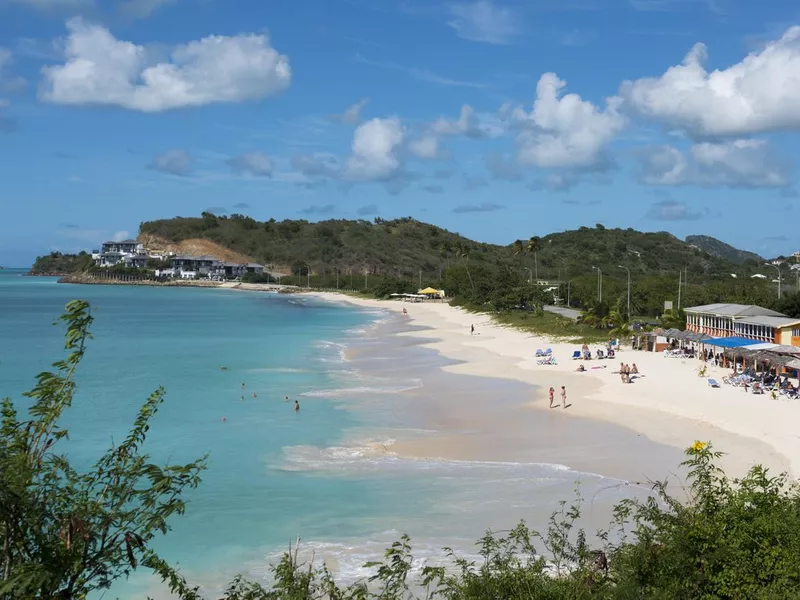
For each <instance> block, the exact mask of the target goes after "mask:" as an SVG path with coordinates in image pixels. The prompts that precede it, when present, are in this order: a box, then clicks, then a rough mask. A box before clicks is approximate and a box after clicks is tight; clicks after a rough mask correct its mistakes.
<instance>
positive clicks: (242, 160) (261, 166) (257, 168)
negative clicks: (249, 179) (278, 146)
mask: <svg viewBox="0 0 800 600" xmlns="http://www.w3.org/2000/svg"><path fill="white" fill-rule="evenodd" d="M227 164H228V166H229V167H230V168H231V169H233V170H234V171H235V172H237V173H248V174H250V175H254V176H256V177H272V172H273V171H274V170H275V165H274V164H273V162H272V159H270V157H269V156H267V155H266V154H264V153H263V152H248V153H246V154H240V155H239V156H235V157H233V158H231V159H228V161H227Z"/></svg>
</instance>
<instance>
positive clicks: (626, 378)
mask: <svg viewBox="0 0 800 600" xmlns="http://www.w3.org/2000/svg"><path fill="white" fill-rule="evenodd" d="M638 374H639V367H637V366H636V363H633V365H628V364H625V363H619V378H620V380H621V381H622V383H630V382H631V375H638Z"/></svg>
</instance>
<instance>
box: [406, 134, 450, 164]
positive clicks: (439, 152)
mask: <svg viewBox="0 0 800 600" xmlns="http://www.w3.org/2000/svg"><path fill="white" fill-rule="evenodd" d="M408 151H409V152H411V154H413V155H414V156H416V157H417V158H421V159H424V160H433V159H437V158H442V157H443V156H444V155H445V154H446V153H445V152H444V151H443V149H442V148H441V146H440V143H439V138H438V137H436V136H435V135H431V134H425V135H423V136H422V137H418V138H416V139H413V140H411V141H409V142H408Z"/></svg>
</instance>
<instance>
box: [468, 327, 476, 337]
mask: <svg viewBox="0 0 800 600" xmlns="http://www.w3.org/2000/svg"><path fill="white" fill-rule="evenodd" d="M469 334H470V335H475V325H470V326H469Z"/></svg>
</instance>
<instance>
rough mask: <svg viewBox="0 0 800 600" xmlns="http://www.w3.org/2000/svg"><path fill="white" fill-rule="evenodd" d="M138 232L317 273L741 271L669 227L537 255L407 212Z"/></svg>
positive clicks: (586, 231) (608, 235)
mask: <svg viewBox="0 0 800 600" xmlns="http://www.w3.org/2000/svg"><path fill="white" fill-rule="evenodd" d="M140 237H142V238H146V237H156V238H159V239H161V240H164V241H167V242H170V243H173V244H177V243H180V242H185V241H186V240H192V239H198V238H199V239H206V240H211V241H213V242H215V243H217V244H220V245H221V246H224V247H226V248H229V249H230V250H233V251H235V252H237V253H240V254H243V255H246V256H250V257H252V259H253V260H257V261H259V262H262V263H264V264H268V265H277V266H284V267H292V268H293V270H295V271H298V270H300V269H302V268H303V265H304V264H306V263H307V264H309V265H310V266H311V268H312V270H313V271H314V272H319V273H325V272H332V271H333V270H334V269H339V270H340V272H342V271H350V270H352V271H354V272H364V271H369V272H370V273H377V274H383V275H392V276H398V275H406V276H414V275H416V274H417V273H418V271H419V270H422V271H423V272H433V271H438V270H439V269H440V268H446V267H447V266H448V265H451V264H454V263H458V262H460V261H461V260H462V258H459V257H458V256H457V254H458V253H457V251H456V248H457V247H459V246H463V247H465V248H466V249H467V250H468V252H469V262H470V263H472V264H483V265H484V266H486V267H489V268H494V267H496V266H497V265H509V266H515V267H519V268H525V269H527V268H531V269H535V268H538V275H539V277H540V278H542V279H558V278H564V277H565V276H566V275H569V276H578V275H580V274H583V273H590V272H591V270H592V267H593V266H597V267H600V268H601V269H603V271H604V272H605V273H608V274H617V275H618V276H619V274H620V273H621V272H622V271H621V270H620V268H619V265H624V266H626V267H628V268H630V269H631V272H632V273H636V274H642V275H658V274H667V273H673V274H676V273H677V272H678V271H679V270H683V269H686V268H688V271H689V274H690V275H692V274H693V275H702V276H704V277H711V278H714V277H730V273H732V272H739V273H743V269H742V267H741V265H736V264H734V263H733V262H731V261H729V260H726V259H724V258H720V257H718V256H713V255H711V254H709V253H707V252H704V251H703V250H700V249H698V248H695V247H693V246H692V245H690V244H687V243H685V242H683V241H681V240H679V239H678V238H677V237H675V236H673V235H671V234H669V233H665V232H660V233H642V232H640V231H636V230H634V229H606V228H604V227H602V226H596V227H593V228H590V227H581V228H579V229H576V230H572V231H565V232H560V233H552V234H550V235H547V236H544V237H542V238H541V239H539V240H538V249H537V250H536V252H535V254H536V256H535V259H534V253H533V252H522V253H515V251H514V246H513V244H510V245H508V246H498V245H493V244H486V243H481V242H476V241H472V240H469V239H467V238H465V237H463V236H461V235H459V234H457V233H453V232H450V231H447V230H446V229H442V228H440V227H437V226H435V225H429V224H427V223H422V222H420V221H417V220H415V219H411V218H403V219H396V220H392V221H385V220H382V219H376V220H375V221H374V222H371V221H364V220H358V221H348V220H329V221H320V222H317V223H311V222H308V221H304V220H299V221H289V220H287V221H280V222H278V221H275V220H274V219H273V220H270V221H267V222H258V221H255V220H254V219H252V218H250V217H245V216H242V215H232V216H230V217H225V216H217V215H213V214H211V213H203V216H202V217H194V218H186V217H177V218H174V219H163V220H159V221H150V222H145V223H142V224H141V227H140ZM524 245H527V241H526V242H525V244H524ZM744 271H746V269H744ZM743 274H745V273H743Z"/></svg>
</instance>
